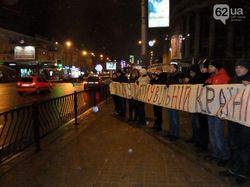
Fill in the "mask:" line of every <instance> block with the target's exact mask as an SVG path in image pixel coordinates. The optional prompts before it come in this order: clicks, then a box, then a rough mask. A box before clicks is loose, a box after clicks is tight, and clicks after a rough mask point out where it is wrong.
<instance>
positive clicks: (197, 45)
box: [194, 11, 201, 60]
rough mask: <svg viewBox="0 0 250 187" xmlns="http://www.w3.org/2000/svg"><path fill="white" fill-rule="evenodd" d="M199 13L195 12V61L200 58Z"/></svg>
mask: <svg viewBox="0 0 250 187" xmlns="http://www.w3.org/2000/svg"><path fill="white" fill-rule="evenodd" d="M200 19H201V16H200V12H199V11H196V12H195V31H194V58H195V60H196V59H197V58H198V57H199V56H200V27H201V25H200Z"/></svg>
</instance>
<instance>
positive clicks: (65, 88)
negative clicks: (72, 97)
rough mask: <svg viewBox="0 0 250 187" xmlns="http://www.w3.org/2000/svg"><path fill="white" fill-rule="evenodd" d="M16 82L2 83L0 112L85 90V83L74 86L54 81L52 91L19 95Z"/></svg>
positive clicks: (0, 85)
mask: <svg viewBox="0 0 250 187" xmlns="http://www.w3.org/2000/svg"><path fill="white" fill-rule="evenodd" d="M16 89H17V86H16V83H2V84H0V98H1V99H0V112H4V111H6V110H8V109H12V108H14V107H18V106H22V105H26V104H30V103H32V102H34V101H39V100H44V99H51V98H55V97H60V96H63V95H67V94H71V93H73V92H74V91H81V90H83V85H82V84H79V85H76V86H73V84H72V83H53V87H52V89H51V92H50V93H41V94H39V95H36V94H25V95H23V96H20V95H18V93H17V91H16Z"/></svg>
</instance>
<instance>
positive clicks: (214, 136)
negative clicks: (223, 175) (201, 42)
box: [206, 60, 230, 166]
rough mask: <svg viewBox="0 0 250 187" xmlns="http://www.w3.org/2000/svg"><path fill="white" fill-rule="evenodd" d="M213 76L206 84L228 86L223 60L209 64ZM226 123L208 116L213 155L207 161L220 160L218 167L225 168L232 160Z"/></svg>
mask: <svg viewBox="0 0 250 187" xmlns="http://www.w3.org/2000/svg"><path fill="white" fill-rule="evenodd" d="M209 73H211V76H210V77H209V79H208V80H207V81H206V84H212V85H216V84H227V83H228V81H229V79H230V78H229V76H228V74H227V72H226V70H225V69H224V68H223V61H222V60H212V61H210V64H209ZM224 127H225V126H224V123H223V121H222V120H221V119H220V118H218V117H216V116H208V130H209V140H210V143H211V145H212V155H211V156H210V155H209V156H208V157H206V159H207V160H218V163H217V165H218V166H225V165H226V164H227V162H228V161H229V159H230V152H229V148H228V145H227V142H226V139H225V134H224Z"/></svg>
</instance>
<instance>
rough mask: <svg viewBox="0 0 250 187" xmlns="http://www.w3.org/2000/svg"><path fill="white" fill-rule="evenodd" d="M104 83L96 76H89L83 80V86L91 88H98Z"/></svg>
mask: <svg viewBox="0 0 250 187" xmlns="http://www.w3.org/2000/svg"><path fill="white" fill-rule="evenodd" d="M102 85H104V82H103V81H102V80H101V79H100V77H98V76H89V77H88V78H87V79H85V80H84V81H83V88H84V90H86V89H91V88H98V87H100V86H102Z"/></svg>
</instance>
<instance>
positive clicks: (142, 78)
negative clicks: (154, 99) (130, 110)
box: [136, 68, 150, 126]
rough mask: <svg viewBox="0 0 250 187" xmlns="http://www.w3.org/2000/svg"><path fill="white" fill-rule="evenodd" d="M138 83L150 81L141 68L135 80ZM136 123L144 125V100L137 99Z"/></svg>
mask: <svg viewBox="0 0 250 187" xmlns="http://www.w3.org/2000/svg"><path fill="white" fill-rule="evenodd" d="M136 82H137V83H138V85H139V86H140V85H144V84H149V83H150V78H149V77H148V75H147V70H146V69H144V68H142V69H141V70H140V77H139V78H138V80H137V81H136ZM138 117H139V121H138V123H137V124H138V125H144V126H145V125H146V119H145V109H144V102H141V101H138Z"/></svg>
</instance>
